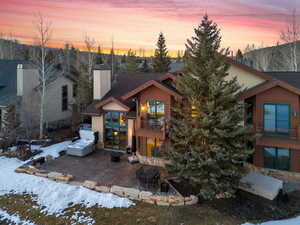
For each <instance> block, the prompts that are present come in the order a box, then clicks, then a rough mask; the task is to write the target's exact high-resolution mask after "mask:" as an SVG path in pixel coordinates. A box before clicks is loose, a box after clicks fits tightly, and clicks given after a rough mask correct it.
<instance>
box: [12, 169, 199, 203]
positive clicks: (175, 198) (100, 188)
mask: <svg viewBox="0 0 300 225" xmlns="http://www.w3.org/2000/svg"><path fill="white" fill-rule="evenodd" d="M15 172H16V173H26V174H30V175H35V176H39V177H44V178H48V179H51V180H54V181H57V182H62V183H70V184H74V185H80V186H83V187H85V188H88V189H91V190H94V191H97V192H102V193H112V194H115V195H118V196H120V197H125V198H129V199H131V200H137V201H143V202H146V203H150V204H155V205H159V206H183V205H194V204H197V203H198V197H197V196H194V195H191V196H189V197H182V196H180V195H178V194H171V195H169V194H163V195H158V194H155V193H152V192H150V191H141V190H138V189H135V188H128V187H122V186H118V185H100V184H98V183H97V182H95V181H90V180H86V181H84V182H83V183H80V182H72V180H73V176H72V175H70V174H62V173H58V172H48V171H44V170H39V169H37V168H34V167H29V166H27V165H23V166H20V167H18V168H17V169H16V170H15Z"/></svg>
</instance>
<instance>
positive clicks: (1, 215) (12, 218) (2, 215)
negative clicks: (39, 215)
mask: <svg viewBox="0 0 300 225" xmlns="http://www.w3.org/2000/svg"><path fill="white" fill-rule="evenodd" d="M0 219H2V220H3V219H5V220H9V222H13V223H15V224H20V225H35V224H34V223H32V222H30V221H28V220H22V219H21V218H20V217H19V216H18V215H17V214H13V215H9V214H8V213H7V212H6V211H5V210H2V209H0ZM0 222H1V221H0Z"/></svg>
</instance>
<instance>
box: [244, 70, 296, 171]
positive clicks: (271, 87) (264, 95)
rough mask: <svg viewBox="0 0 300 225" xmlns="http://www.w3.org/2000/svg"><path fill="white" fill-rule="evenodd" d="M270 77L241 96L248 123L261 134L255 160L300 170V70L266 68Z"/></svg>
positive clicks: (266, 165) (256, 144)
mask: <svg viewBox="0 0 300 225" xmlns="http://www.w3.org/2000/svg"><path fill="white" fill-rule="evenodd" d="M265 74H266V75H267V76H269V79H266V80H265V81H264V82H263V83H260V84H258V85H256V86H253V87H252V88H250V89H249V90H247V91H246V92H245V93H243V95H241V96H240V98H239V99H240V100H243V101H244V102H246V103H247V105H248V107H247V109H246V110H245V125H246V126H249V127H252V128H253V130H254V131H255V132H256V133H258V134H259V136H258V137H257V138H256V143H255V152H254V155H253V163H254V165H256V166H258V167H264V168H268V169H274V170H281V171H291V172H300V126H299V124H300V120H299V119H300V117H299V109H300V102H299V101H300V73H299V72H266V73H265Z"/></svg>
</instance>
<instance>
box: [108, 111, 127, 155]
mask: <svg viewBox="0 0 300 225" xmlns="http://www.w3.org/2000/svg"><path fill="white" fill-rule="evenodd" d="M125 116H126V114H125V113H124V112H107V113H105V124H104V147H105V148H107V149H112V150H125V149H126V146H127V132H126V131H127V124H126V117H125Z"/></svg>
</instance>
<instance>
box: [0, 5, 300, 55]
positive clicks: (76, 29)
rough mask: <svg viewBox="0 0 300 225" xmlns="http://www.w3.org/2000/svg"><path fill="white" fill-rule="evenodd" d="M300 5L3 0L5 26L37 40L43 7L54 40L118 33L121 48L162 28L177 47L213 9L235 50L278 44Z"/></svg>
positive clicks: (105, 38) (77, 41)
mask: <svg viewBox="0 0 300 225" xmlns="http://www.w3.org/2000/svg"><path fill="white" fill-rule="evenodd" d="M297 8H300V0H0V32H4V33H6V34H8V33H12V34H13V35H14V36H15V37H16V38H17V39H19V40H21V41H22V42H24V43H32V40H33V38H34V36H35V30H34V26H33V21H34V20H35V15H36V14H37V13H38V12H41V13H42V14H43V15H44V16H45V17H47V18H48V19H49V20H51V22H52V28H53V35H52V45H54V46H62V45H63V44H64V43H66V42H68V43H72V44H74V45H75V46H77V47H80V46H82V44H83V37H84V35H85V34H88V35H89V36H90V37H93V38H94V39H95V40H97V43H99V44H100V45H101V46H102V47H103V48H110V46H111V40H112V36H113V37H114V43H115V47H116V49H129V48H132V49H135V50H138V49H140V48H143V49H146V50H147V51H150V50H153V49H154V48H155V42H156V40H157V37H158V33H159V32H160V31H162V32H163V33H164V34H165V36H166V40H167V46H168V48H169V49H170V50H171V51H173V52H176V51H177V50H183V49H184V43H185V41H186V39H187V38H189V37H191V35H192V34H193V27H194V26H196V25H197V24H198V23H199V22H200V21H201V18H202V16H203V14H204V13H205V12H207V13H208V15H209V16H210V17H211V19H213V20H214V21H215V22H217V23H218V25H219V26H220V28H221V31H222V36H223V42H222V45H223V47H230V48H231V49H232V50H234V51H235V50H237V49H238V48H241V49H244V48H245V47H246V45H247V44H248V43H255V44H257V45H261V43H264V44H265V45H273V44H275V43H276V42H277V41H278V40H279V32H280V30H282V29H283V27H284V25H285V23H286V21H287V20H288V16H289V15H291V13H292V10H293V9H297ZM299 13H300V12H299ZM299 19H300V16H299ZM299 21H300V20H299Z"/></svg>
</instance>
